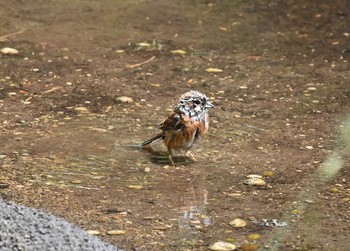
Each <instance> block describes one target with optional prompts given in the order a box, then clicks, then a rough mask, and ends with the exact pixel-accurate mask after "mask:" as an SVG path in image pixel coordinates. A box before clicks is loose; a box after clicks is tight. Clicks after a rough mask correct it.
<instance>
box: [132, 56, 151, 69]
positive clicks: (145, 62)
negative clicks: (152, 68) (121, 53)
mask: <svg viewBox="0 0 350 251" xmlns="http://www.w3.org/2000/svg"><path fill="white" fill-rule="evenodd" d="M155 58H156V57H155V56H153V57H151V58H150V59H148V60H146V61H144V62H141V63H138V64H129V65H127V66H126V67H127V68H135V67H138V66H141V65H144V64H147V63H149V62H151V61H152V60H153V59H155Z"/></svg>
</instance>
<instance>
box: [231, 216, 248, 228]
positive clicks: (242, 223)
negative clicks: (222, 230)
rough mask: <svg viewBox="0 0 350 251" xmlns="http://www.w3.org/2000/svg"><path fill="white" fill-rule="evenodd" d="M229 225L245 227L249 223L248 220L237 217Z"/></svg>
mask: <svg viewBox="0 0 350 251" xmlns="http://www.w3.org/2000/svg"><path fill="white" fill-rule="evenodd" d="M229 225H230V226H232V227H237V228H240V227H245V226H246V225H247V222H245V221H244V220H242V219H239V218H237V219H234V220H232V221H230V223H229Z"/></svg>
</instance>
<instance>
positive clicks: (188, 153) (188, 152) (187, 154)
mask: <svg viewBox="0 0 350 251" xmlns="http://www.w3.org/2000/svg"><path fill="white" fill-rule="evenodd" d="M186 156H187V157H189V158H190V159H191V160H192V161H197V160H196V158H195V157H194V155H193V154H192V153H191V152H190V151H187V152H186Z"/></svg>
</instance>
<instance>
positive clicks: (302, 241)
mask: <svg viewBox="0 0 350 251" xmlns="http://www.w3.org/2000/svg"><path fill="white" fill-rule="evenodd" d="M349 5H350V4H349V3H348V1H341V0H339V1H335V2H334V1H307V2H305V1H300V0H292V1H239V0H237V1H233V0H232V1H228V0H224V1H169V0H166V1H143V0H130V1H108V0H106V1H63V0H62V1H20V0H17V1H4V0H2V1H0V21H1V22H0V28H1V34H0V36H4V37H0V41H1V42H0V45H1V48H3V47H11V48H15V49H17V50H18V51H19V54H18V55H4V54H1V55H0V112H1V118H0V122H1V123H0V130H1V136H0V139H1V140H0V163H1V166H0V170H1V173H0V183H1V190H0V192H1V197H3V198H5V199H8V200H14V201H16V202H18V203H21V204H24V205H27V206H32V207H38V208H44V209H46V210H47V211H49V212H52V213H54V214H56V215H58V216H62V217H64V218H65V219H67V220H68V221H69V222H72V223H76V224H77V225H79V226H81V227H82V228H84V229H86V230H95V231H97V232H95V234H98V236H99V237H101V238H102V239H104V240H106V241H109V242H111V243H113V244H115V245H117V246H118V247H121V248H124V249H125V250H206V249H207V248H208V246H209V245H210V244H213V243H214V242H216V241H219V240H221V241H228V242H232V243H234V244H235V245H236V246H237V247H240V248H241V249H242V250H256V249H258V248H260V249H261V250H265V249H266V250H348V249H347V248H348V247H349V246H350V242H349V240H350V234H349V233H350V227H349V226H350V217H349V215H350V214H349V213H350V212H349V211H350V209H349V203H350V202H349V201H350V187H349V158H348V157H349V155H348V152H349V145H350V143H349V141H350V140H349V136H348V135H349V133H350V132H349V130H350V129H349V127H350V123H349V119H348V117H347V114H348V112H349V96H350V83H349V58H350V27H349V19H350V17H349V15H350V14H349V11H350V7H349ZM17 32H18V33H17ZM13 33H16V34H13ZM5 35H9V36H6V37H5ZM174 50H175V52H174ZM176 50H177V51H176ZM179 50H180V51H179ZM184 52H185V54H183V53H184ZM208 68H216V69H220V70H222V72H214V73H213V72H207V71H206V70H207V69H208ZM190 89H195V90H199V91H202V92H204V93H206V94H207V95H208V96H210V97H211V99H212V100H213V103H214V104H215V106H216V108H215V109H214V110H211V111H210V112H211V113H210V115H211V128H210V130H209V135H208V137H207V138H205V139H204V140H203V141H202V142H201V144H199V145H198V146H197V147H196V148H195V149H194V151H193V153H194V154H195V155H196V157H197V161H196V162H192V161H190V160H189V159H187V158H176V166H175V167H173V166H171V165H169V162H168V160H167V158H166V157H159V156H158V157H157V156H156V157H154V156H151V155H150V154H149V153H148V152H145V151H140V150H139V149H137V148H134V147H132V146H131V145H134V144H138V143H140V142H142V140H145V139H147V138H149V137H151V136H153V135H154V134H155V133H156V132H157V129H156V127H155V126H156V125H157V124H158V123H160V122H161V121H162V120H163V119H164V118H165V117H166V116H167V114H168V113H169V111H170V110H171V109H172V107H173V105H174V104H175V103H176V100H177V98H178V97H179V96H180V95H181V94H182V93H184V92H186V91H188V90H190ZM120 96H127V97H130V98H132V99H133V100H132V102H129V103H123V102H120V101H118V100H117V99H116V98H118V97H120ZM155 148H157V149H158V150H159V151H160V152H162V151H164V149H162V146H161V145H158V146H155ZM249 174H258V175H262V176H263V179H264V180H265V181H266V182H267V185H266V186H262V187H258V186H252V185H246V184H244V181H245V180H246V176H247V175H249ZM235 218H240V219H243V220H244V221H246V222H247V225H246V226H245V227H242V228H234V227H232V226H230V225H229V222H231V221H232V220H233V219H235ZM263 219H267V220H269V221H271V220H272V219H277V220H278V222H279V223H286V224H287V225H286V226H284V225H285V224H282V225H283V226H279V227H278V226H274V225H273V226H265V225H266V224H265V225H264V224H263V223H264V221H263ZM111 230H122V231H117V232H114V233H113V232H109V231H111ZM251 234H258V235H253V236H252V235H251ZM254 236H255V237H254ZM259 236H260V238H258V237H259ZM249 244H251V245H249ZM249 248H250V249H249Z"/></svg>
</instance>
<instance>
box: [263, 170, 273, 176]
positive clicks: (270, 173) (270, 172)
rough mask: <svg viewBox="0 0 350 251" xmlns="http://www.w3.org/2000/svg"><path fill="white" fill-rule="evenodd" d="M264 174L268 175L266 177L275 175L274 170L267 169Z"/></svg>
mask: <svg viewBox="0 0 350 251" xmlns="http://www.w3.org/2000/svg"><path fill="white" fill-rule="evenodd" d="M264 176H266V177H273V176H274V172H273V171H265V172H264Z"/></svg>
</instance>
